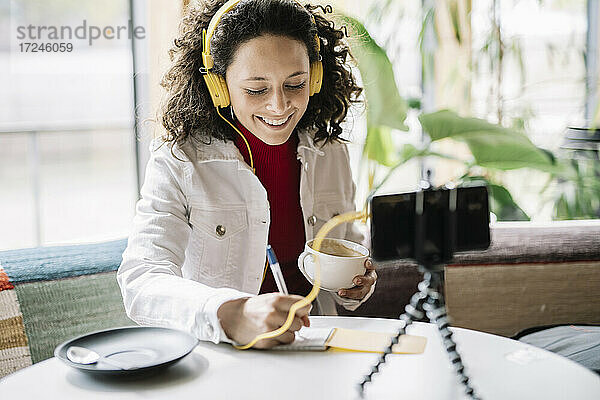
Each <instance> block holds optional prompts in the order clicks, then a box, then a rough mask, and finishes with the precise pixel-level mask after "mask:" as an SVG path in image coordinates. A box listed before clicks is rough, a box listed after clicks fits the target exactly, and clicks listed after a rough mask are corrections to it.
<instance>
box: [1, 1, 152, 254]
mask: <svg viewBox="0 0 600 400" xmlns="http://www.w3.org/2000/svg"><path fill="white" fill-rule="evenodd" d="M0 7H2V9H1V13H2V14H1V16H0V18H1V19H2V23H1V24H0V25H1V26H2V27H3V30H4V31H3V33H5V34H2V35H0V66H1V69H2V71H3V73H2V75H1V76H0V87H2V96H0V250H2V249H10V248H18V247H29V246H37V245H48V244H57V243H76V242H90V241H98V240H105V239H110V238H120V237H125V236H126V235H127V234H128V231H129V227H130V224H131V219H132V217H133V212H134V204H135V201H136V200H137V174H136V157H135V154H136V151H135V134H134V132H133V109H134V106H133V87H132V79H131V77H132V52H131V30H132V29H135V27H134V26H132V24H131V23H130V20H131V15H130V10H129V2H128V1H127V0H107V1H102V2H98V1H95V0H84V1H82V0H61V1H52V2H49V1H42V0H28V1H9V2H2V3H1V5H0ZM119 27H122V28H121V29H120V32H118V30H119ZM98 31H100V35H98ZM117 33H120V35H119V36H118V35H117ZM137 33H138V35H139V36H141V31H140V30H138V32H137ZM117 36H118V37H117ZM61 44H64V46H61ZM67 45H68V47H67ZM34 49H35V50H37V51H35V52H34ZM69 49H70V50H69ZM42 50H43V51H42Z"/></svg>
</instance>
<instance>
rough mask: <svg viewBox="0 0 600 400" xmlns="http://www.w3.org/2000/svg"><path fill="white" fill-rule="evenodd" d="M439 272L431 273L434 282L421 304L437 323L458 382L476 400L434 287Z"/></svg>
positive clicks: (438, 280)
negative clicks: (425, 299)
mask: <svg viewBox="0 0 600 400" xmlns="http://www.w3.org/2000/svg"><path fill="white" fill-rule="evenodd" d="M439 274H440V272H434V273H433V277H432V280H433V281H434V283H433V284H432V285H431V287H430V288H429V292H428V294H427V301H426V302H425V303H424V304H423V309H424V310H425V312H426V313H427V318H428V319H429V320H430V321H431V322H433V323H435V324H436V325H437V327H438V330H439V332H440V336H441V337H442V343H443V345H444V348H445V349H446V352H447V353H448V357H449V358H450V362H451V363H452V366H453V367H454V370H455V371H456V373H457V375H458V376H459V379H460V383H462V384H463V385H464V386H465V392H466V394H467V395H468V396H469V397H471V398H472V399H475V400H478V399H479V397H477V395H476V394H475V390H474V389H473V388H472V387H471V385H470V383H469V377H468V376H467V374H466V373H465V366H464V365H463V363H462V358H461V357H460V354H459V353H458V351H457V350H456V343H455V342H454V339H452V331H451V330H450V321H449V319H448V315H447V314H446V307H445V305H444V298H443V296H442V295H441V294H440V293H439V292H438V291H437V290H436V289H435V288H436V287H437V286H438V284H439V282H441V276H440V275H439Z"/></svg>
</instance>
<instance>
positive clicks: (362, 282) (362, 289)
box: [338, 258, 377, 300]
mask: <svg viewBox="0 0 600 400" xmlns="http://www.w3.org/2000/svg"><path fill="white" fill-rule="evenodd" d="M365 269H366V271H365V274H364V275H357V276H355V277H354V279H353V280H352V282H354V284H355V285H356V286H354V287H352V288H349V289H340V290H338V295H340V296H341V297H346V298H348V299H354V300H362V299H364V298H365V296H366V295H367V293H369V290H371V286H373V285H374V284H375V281H376V280H377V272H375V266H374V265H373V262H372V261H371V259H370V258H367V260H366V261H365Z"/></svg>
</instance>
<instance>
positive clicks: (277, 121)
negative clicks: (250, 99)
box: [258, 115, 291, 126]
mask: <svg viewBox="0 0 600 400" xmlns="http://www.w3.org/2000/svg"><path fill="white" fill-rule="evenodd" d="M290 117H291V115H290V116H288V117H287V118H284V119H267V118H265V117H258V118H260V119H262V120H263V121H265V122H266V123H267V124H269V125H274V126H278V125H283V124H285V123H286V122H287V120H288V119H290Z"/></svg>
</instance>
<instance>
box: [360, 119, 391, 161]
mask: <svg viewBox="0 0 600 400" xmlns="http://www.w3.org/2000/svg"><path fill="white" fill-rule="evenodd" d="M363 151H364V154H365V155H366V156H367V158H369V159H370V160H373V161H377V162H378V163H379V164H381V165H385V166H386V167H392V166H393V165H395V164H397V162H398V160H397V156H396V150H395V147H394V143H393V141H392V130H391V129H390V128H389V127H387V126H382V125H380V126H369V127H368V128H367V139H366V140H365V146H364V148H363Z"/></svg>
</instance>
